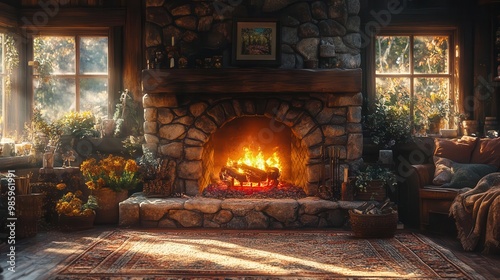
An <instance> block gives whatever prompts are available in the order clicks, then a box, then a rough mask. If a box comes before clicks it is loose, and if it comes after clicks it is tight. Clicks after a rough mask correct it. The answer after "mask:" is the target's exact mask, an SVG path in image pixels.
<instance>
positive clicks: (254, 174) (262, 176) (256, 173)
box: [237, 164, 267, 182]
mask: <svg viewBox="0 0 500 280" xmlns="http://www.w3.org/2000/svg"><path fill="white" fill-rule="evenodd" d="M237 167H239V168H241V169H243V171H244V172H245V174H247V176H249V177H250V178H249V179H250V180H249V181H251V182H260V181H265V180H267V172H266V171H264V170H261V169H259V168H256V167H253V166H250V165H246V164H241V165H237Z"/></svg>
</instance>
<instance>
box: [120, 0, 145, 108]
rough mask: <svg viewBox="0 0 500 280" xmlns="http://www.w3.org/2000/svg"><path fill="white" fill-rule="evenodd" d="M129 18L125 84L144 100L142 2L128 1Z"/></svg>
mask: <svg viewBox="0 0 500 280" xmlns="http://www.w3.org/2000/svg"><path fill="white" fill-rule="evenodd" d="M127 3H128V4H127V20H126V24H125V32H124V42H123V86H124V89H129V90H130V91H131V92H132V94H133V95H134V99H135V100H136V101H140V100H142V93H141V70H142V69H143V62H142V60H143V52H142V26H143V25H142V3H141V1H137V0H128V2H127Z"/></svg>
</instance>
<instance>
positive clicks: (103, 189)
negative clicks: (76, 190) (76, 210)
mask: <svg viewBox="0 0 500 280" xmlns="http://www.w3.org/2000/svg"><path fill="white" fill-rule="evenodd" d="M80 170H81V171H82V174H83V176H84V178H85V179H87V182H86V183H85V184H86V185H87V186H88V187H89V189H91V190H93V193H94V195H95V197H96V198H97V202H98V203H99V209H97V210H96V214H97V215H96V220H95V222H96V223H98V224H114V223H117V222H118V216H119V215H118V204H119V203H120V202H121V201H123V200H125V199H127V198H128V191H129V190H132V189H134V188H136V187H137V186H138V185H139V184H140V183H141V176H140V173H139V172H138V171H139V166H138V165H137V163H136V162H135V160H132V159H125V158H123V157H120V156H114V155H108V156H107V157H105V158H102V159H100V160H99V161H97V160H96V159H95V158H89V159H86V160H85V161H83V162H82V164H81V165H80Z"/></svg>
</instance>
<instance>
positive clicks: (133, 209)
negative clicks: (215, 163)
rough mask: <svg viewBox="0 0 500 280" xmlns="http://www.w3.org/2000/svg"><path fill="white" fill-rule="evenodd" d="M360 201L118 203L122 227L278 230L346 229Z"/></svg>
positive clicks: (139, 198) (134, 199) (137, 197)
mask: <svg viewBox="0 0 500 280" xmlns="http://www.w3.org/2000/svg"><path fill="white" fill-rule="evenodd" d="M361 203H362V202H361V201H329V200H323V199H319V198H317V197H307V198H303V199H298V200H295V199H234V198H231V199H223V200H222V199H214V198H203V197H192V198H191V197H184V198H148V197H146V196H144V195H143V194H142V193H136V194H134V195H132V196H131V197H130V198H129V199H127V200H126V201H124V202H122V203H120V222H119V225H120V226H123V227H130V226H141V227H145V228H199V227H204V228H228V229H281V228H302V227H311V228H318V227H320V228H323V227H342V226H344V225H345V223H346V221H347V219H348V214H347V211H348V210H349V209H353V208H356V207H358V206H359V205H361Z"/></svg>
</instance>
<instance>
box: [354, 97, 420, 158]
mask: <svg viewBox="0 0 500 280" xmlns="http://www.w3.org/2000/svg"><path fill="white" fill-rule="evenodd" d="M363 123H364V126H365V128H367V129H368V130H369V135H370V138H371V140H372V142H373V143H375V144H376V145H377V146H379V148H381V149H392V147H393V146H394V145H396V144H397V143H404V142H407V141H408V140H410V139H411V125H410V124H411V120H410V112H409V107H408V106H407V104H406V103H405V102H403V101H401V100H399V99H398V98H397V97H396V94H388V97H380V98H378V99H377V101H376V102H375V104H374V107H373V108H372V110H371V113H369V114H368V115H367V116H366V117H365V119H364V121H363Z"/></svg>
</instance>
